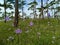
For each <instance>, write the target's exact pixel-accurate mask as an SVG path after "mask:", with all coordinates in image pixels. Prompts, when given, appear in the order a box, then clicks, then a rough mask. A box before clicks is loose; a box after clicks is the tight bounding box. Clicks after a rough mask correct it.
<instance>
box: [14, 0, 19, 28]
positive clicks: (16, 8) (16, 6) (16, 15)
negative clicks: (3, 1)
mask: <svg viewBox="0 0 60 45" xmlns="http://www.w3.org/2000/svg"><path fill="white" fill-rule="evenodd" d="M14 26H15V27H17V26H18V0H15V19H14Z"/></svg>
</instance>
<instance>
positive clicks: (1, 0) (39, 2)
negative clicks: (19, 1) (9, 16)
mask: <svg viewBox="0 0 60 45" xmlns="http://www.w3.org/2000/svg"><path fill="white" fill-rule="evenodd" d="M25 1H26V5H25V6H24V12H25V13H26V14H27V16H28V15H30V13H32V10H28V8H29V5H27V4H28V3H30V2H33V1H34V0H25ZM36 1H37V2H38V5H37V6H36V7H40V6H41V0H36ZM50 1H52V0H49V2H50ZM3 2H4V0H0V3H3ZM45 4H46V0H43V5H45ZM2 9H4V8H2ZM8 10H9V9H7V11H8ZM2 11H3V12H4V10H2ZM9 11H10V10H9ZM9 11H8V12H9ZM37 13H38V14H39V12H38V11H37Z"/></svg>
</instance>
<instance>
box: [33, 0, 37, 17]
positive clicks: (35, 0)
mask: <svg viewBox="0 0 60 45" xmlns="http://www.w3.org/2000/svg"><path fill="white" fill-rule="evenodd" d="M34 2H36V0H34ZM33 11H34V18H36V4H35V5H34V10H33Z"/></svg>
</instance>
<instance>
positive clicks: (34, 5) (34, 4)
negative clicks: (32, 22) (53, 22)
mask: <svg viewBox="0 0 60 45" xmlns="http://www.w3.org/2000/svg"><path fill="white" fill-rule="evenodd" d="M28 5H30V7H29V8H28V10H30V9H31V10H33V14H34V18H36V5H38V3H37V2H36V0H34V1H33V2H31V3H29V4H28Z"/></svg>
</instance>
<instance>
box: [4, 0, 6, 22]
mask: <svg viewBox="0 0 60 45" xmlns="http://www.w3.org/2000/svg"><path fill="white" fill-rule="evenodd" d="M4 11H5V17H4V19H5V21H4V22H5V23H6V1H5V0H4Z"/></svg>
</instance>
